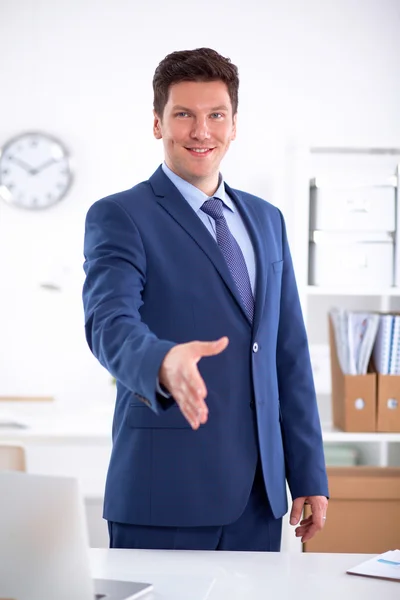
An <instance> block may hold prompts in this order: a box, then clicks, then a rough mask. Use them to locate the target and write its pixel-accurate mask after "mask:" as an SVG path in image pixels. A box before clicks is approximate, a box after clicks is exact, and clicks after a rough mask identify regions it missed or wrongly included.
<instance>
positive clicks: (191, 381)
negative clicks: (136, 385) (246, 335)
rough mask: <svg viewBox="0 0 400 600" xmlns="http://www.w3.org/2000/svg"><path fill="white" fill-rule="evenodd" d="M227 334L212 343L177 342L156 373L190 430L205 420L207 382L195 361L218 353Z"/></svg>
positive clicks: (222, 348)
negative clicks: (190, 427)
mask: <svg viewBox="0 0 400 600" xmlns="http://www.w3.org/2000/svg"><path fill="white" fill-rule="evenodd" d="M228 343H229V340H228V338H227V337H226V336H224V337H222V338H220V339H219V340H216V341H213V342H197V341H195V342H188V343H185V344H177V345H176V346H174V347H173V348H171V350H170V351H169V352H167V354H166V355H165V357H164V360H163V362H162V363H161V366H160V370H159V373H158V377H159V381H160V383H161V384H162V385H163V386H164V387H165V388H166V389H167V390H168V391H169V392H170V394H171V395H172V396H173V398H174V399H175V401H176V403H177V404H178V406H179V408H180V410H181V412H182V414H183V416H184V417H185V418H186V419H187V421H188V422H189V423H190V425H191V426H192V427H193V429H197V428H198V427H199V426H200V425H202V424H204V423H206V422H207V419H208V407H207V404H206V402H205V399H206V397H207V388H206V385H205V383H204V381H203V379H202V377H201V376H200V373H199V371H198V368H197V363H198V362H199V360H200V359H201V358H202V357H203V356H213V355H216V354H219V353H220V352H222V351H223V350H225V348H226V347H227V345H228Z"/></svg>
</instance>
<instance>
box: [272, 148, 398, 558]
mask: <svg viewBox="0 0 400 600" xmlns="http://www.w3.org/2000/svg"><path fill="white" fill-rule="evenodd" d="M328 150H329V149H318V150H317V151H313V149H310V148H307V147H305V146H304V145H301V144H298V145H295V144H293V145H292V146H291V147H290V148H288V153H287V159H288V162H287V168H288V179H289V178H290V181H289V183H288V186H289V187H288V189H287V196H288V202H290V209H289V210H288V211H286V213H285V217H286V222H287V228H288V233H289V239H290V245H291V251H292V256H293V263H294V267H295V271H296V279H297V285H298V289H299V294H300V300H301V303H302V309H303V315H304V319H305V323H306V327H307V333H308V338H309V345H310V352H311V358H312V362H313V369H314V370H315V371H318V372H319V373H322V374H324V379H323V381H322V380H321V377H315V380H316V384H317V381H319V385H316V391H317V397H318V405H319V411H320V417H321V424H322V430H323V440H324V445H325V447H327V446H328V445H332V444H342V445H346V446H351V447H353V448H357V450H359V453H360V458H361V460H360V464H364V465H371V466H382V467H386V466H400V432H399V433H351V432H344V431H339V430H336V429H334V428H333V426H332V422H331V398H330V393H329V391H330V368H329V343H328V311H329V309H330V308H331V307H333V306H341V307H344V308H349V309H367V310H378V311H382V312H383V311H389V310H399V311H400V287H390V288H387V287H386V288H382V287H376V286H375V285H374V284H373V282H372V283H371V286H368V287H363V288H360V287H340V286H326V287H318V286H313V285H309V279H308V271H309V269H308V265H309V222H310V213H309V211H310V180H311V179H312V178H314V177H317V176H320V175H323V176H326V175H329V173H328V172H327V170H328V169H327V164H328V161H329V160H330V159H332V161H333V167H334V168H333V176H336V175H338V174H340V172H341V167H340V164H341V163H342V164H344V163H345V162H346V160H347V162H348V163H350V164H349V169H351V168H353V167H355V169H356V171H357V172H358V174H359V173H360V172H361V171H360V169H362V168H363V167H362V165H363V163H364V166H365V169H366V170H367V171H368V176H369V177H375V178H382V177H383V178H385V179H386V178H390V177H392V178H393V174H394V173H396V168H397V166H398V164H399V163H400V149H392V150H390V149H389V150H385V149H373V150H368V149H365V150H364V149H331V154H330V153H329V151H328ZM336 150H338V152H336ZM332 157H333V158H332ZM375 159H376V160H375ZM372 163H373V165H374V166H373V168H372V167H371V165H372ZM396 218H397V231H398V232H400V210H399V211H397V215H396ZM398 246H399V248H398V249H399V250H400V244H398ZM314 349H315V350H319V352H314ZM321 349H322V350H324V351H323V352H321ZM283 531H284V535H283V547H282V549H283V550H289V551H301V549H302V545H301V543H300V542H299V540H297V539H296V538H295V537H294V535H293V528H290V526H289V525H288V521H287V520H285V523H284V530H283Z"/></svg>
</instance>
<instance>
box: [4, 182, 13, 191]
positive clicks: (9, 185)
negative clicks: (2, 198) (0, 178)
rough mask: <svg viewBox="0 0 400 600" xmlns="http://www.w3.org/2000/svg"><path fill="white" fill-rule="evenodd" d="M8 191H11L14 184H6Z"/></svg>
mask: <svg viewBox="0 0 400 600" xmlns="http://www.w3.org/2000/svg"><path fill="white" fill-rule="evenodd" d="M6 185H7V187H8V189H9V190H13V189H14V188H15V184H14V183H11V182H10V183H7V184H6Z"/></svg>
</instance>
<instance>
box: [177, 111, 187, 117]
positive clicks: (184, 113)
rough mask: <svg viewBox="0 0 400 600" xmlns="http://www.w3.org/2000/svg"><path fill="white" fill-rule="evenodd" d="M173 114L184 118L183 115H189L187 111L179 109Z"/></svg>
mask: <svg viewBox="0 0 400 600" xmlns="http://www.w3.org/2000/svg"><path fill="white" fill-rule="evenodd" d="M175 116H176V117H183V118H184V117H189V116H190V115H189V113H188V112H184V111H180V112H177V113H175Z"/></svg>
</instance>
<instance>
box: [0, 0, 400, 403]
mask: <svg viewBox="0 0 400 600" xmlns="http://www.w3.org/2000/svg"><path fill="white" fill-rule="evenodd" d="M0 40H1V46H2V53H1V58H0V69H1V71H0V74H1V89H0V115H1V119H0V144H2V143H4V142H6V141H7V139H8V138H9V137H12V136H14V135H15V134H16V133H19V132H22V131H24V130H45V131H47V132H49V133H52V134H54V135H56V136H58V137H60V138H61V139H62V140H64V141H65V143H66V144H67V146H68V147H69V149H70V151H71V153H72V156H73V158H74V168H75V183H74V186H73V188H72V189H71V191H70V193H69V195H68V196H67V197H66V198H65V200H63V202H62V203H61V204H60V205H59V206H56V207H54V208H52V209H50V210H48V211H45V212H41V213H40V214H33V213H31V212H24V211H22V210H18V209H14V208H12V207H9V206H8V205H6V204H5V203H1V204H0V256H1V260H0V309H1V310H0V332H1V334H0V395H6V394H13V395H14V394H15V395H17V394H52V395H54V396H55V397H56V398H57V400H58V401H59V402H60V404H61V403H63V404H71V403H76V404H82V403H84V402H100V401H103V400H104V401H105V402H107V401H109V399H110V394H111V392H112V389H111V388H110V385H109V376H108V374H107V373H106V372H105V371H104V370H103V369H102V368H101V367H100V366H98V365H97V362H96V361H95V359H94V358H93V357H92V356H91V354H90V352H89V350H88V349H87V347H86V343H85V341H84V333H83V314H82V308H81V299H80V288H81V284H82V281H83V274H82V269H81V264H82V237H83V225H84V216H85V213H86V211H87V209H88V207H89V206H90V204H91V203H93V202H94V201H95V200H96V199H98V198H99V197H101V196H104V195H106V194H109V193H112V192H115V191H118V190H121V189H124V188H127V187H130V186H132V185H133V184H135V183H136V182H137V181H139V180H142V179H145V178H147V177H148V176H149V175H150V174H151V173H152V172H153V171H154V170H155V168H156V167H157V165H158V164H159V162H160V161H161V159H162V152H161V144H160V143H157V142H156V141H155V140H153V138H152V133H151V126H152V90H151V80H152V76H153V72H154V69H155V67H156V65H157V64H158V62H159V61H160V60H161V59H162V58H163V57H164V56H165V55H166V54H167V53H168V52H171V51H173V50H176V49H184V48H194V47H199V46H212V47H214V48H215V49H217V50H218V51H220V52H221V53H222V54H225V55H227V56H230V57H231V58H232V60H233V61H234V62H235V63H236V64H237V65H238V66H239V69H240V75H241V92H240V105H239V118H240V120H239V125H240V128H239V136H238V140H237V141H236V142H235V144H234V146H233V147H232V149H231V152H230V156H229V157H227V159H226V162H225V165H224V168H223V172H224V175H225V177H226V179H227V180H228V181H229V183H230V184H231V185H233V186H234V187H243V188H246V190H248V191H251V192H253V193H257V194H260V195H263V196H264V197H265V198H266V199H268V200H270V201H272V202H273V203H275V204H277V205H279V206H281V207H282V208H283V210H284V212H285V214H286V216H287V220H288V225H289V233H290V232H291V231H293V227H294V223H293V222H292V219H291V216H292V214H293V211H292V210H291V205H290V192H289V190H290V185H288V184H289V183H290V182H288V180H287V178H285V175H286V174H287V172H288V163H287V148H288V147H289V146H290V145H291V144H292V143H297V142H299V141H300V143H305V144H308V143H312V144H314V145H334V144H338V145H346V144H351V145H361V144H367V145H398V144H400V116H399V106H400V77H399V68H398V57H399V56H400V3H399V1H398V0H331V1H328V0H325V1H322V2H321V0H302V1H301V2H300V1H296V0H280V2H279V3H278V2H261V1H260V0H247V2H245V3H244V2H242V1H238V0H219V1H216V0H214V1H212V2H211V1H210V0H203V2H200V3H196V2H192V3H189V2H183V1H182V0H169V1H168V2H166V1H165V2H163V1H162V0H153V1H152V2H148V3H147V2H144V1H142V2H138V1H133V0H108V1H107V0H70V1H69V2H62V1H61V0H58V1H57V0H0ZM62 268H66V269H68V273H67V276H66V277H65V281H64V290H63V292H62V293H58V294H57V293H51V292H45V291H43V290H41V289H40V288H39V283H40V281H42V280H43V278H44V277H46V276H47V275H48V273H49V272H51V271H52V270H53V269H56V270H57V269H58V270H61V269H62Z"/></svg>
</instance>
